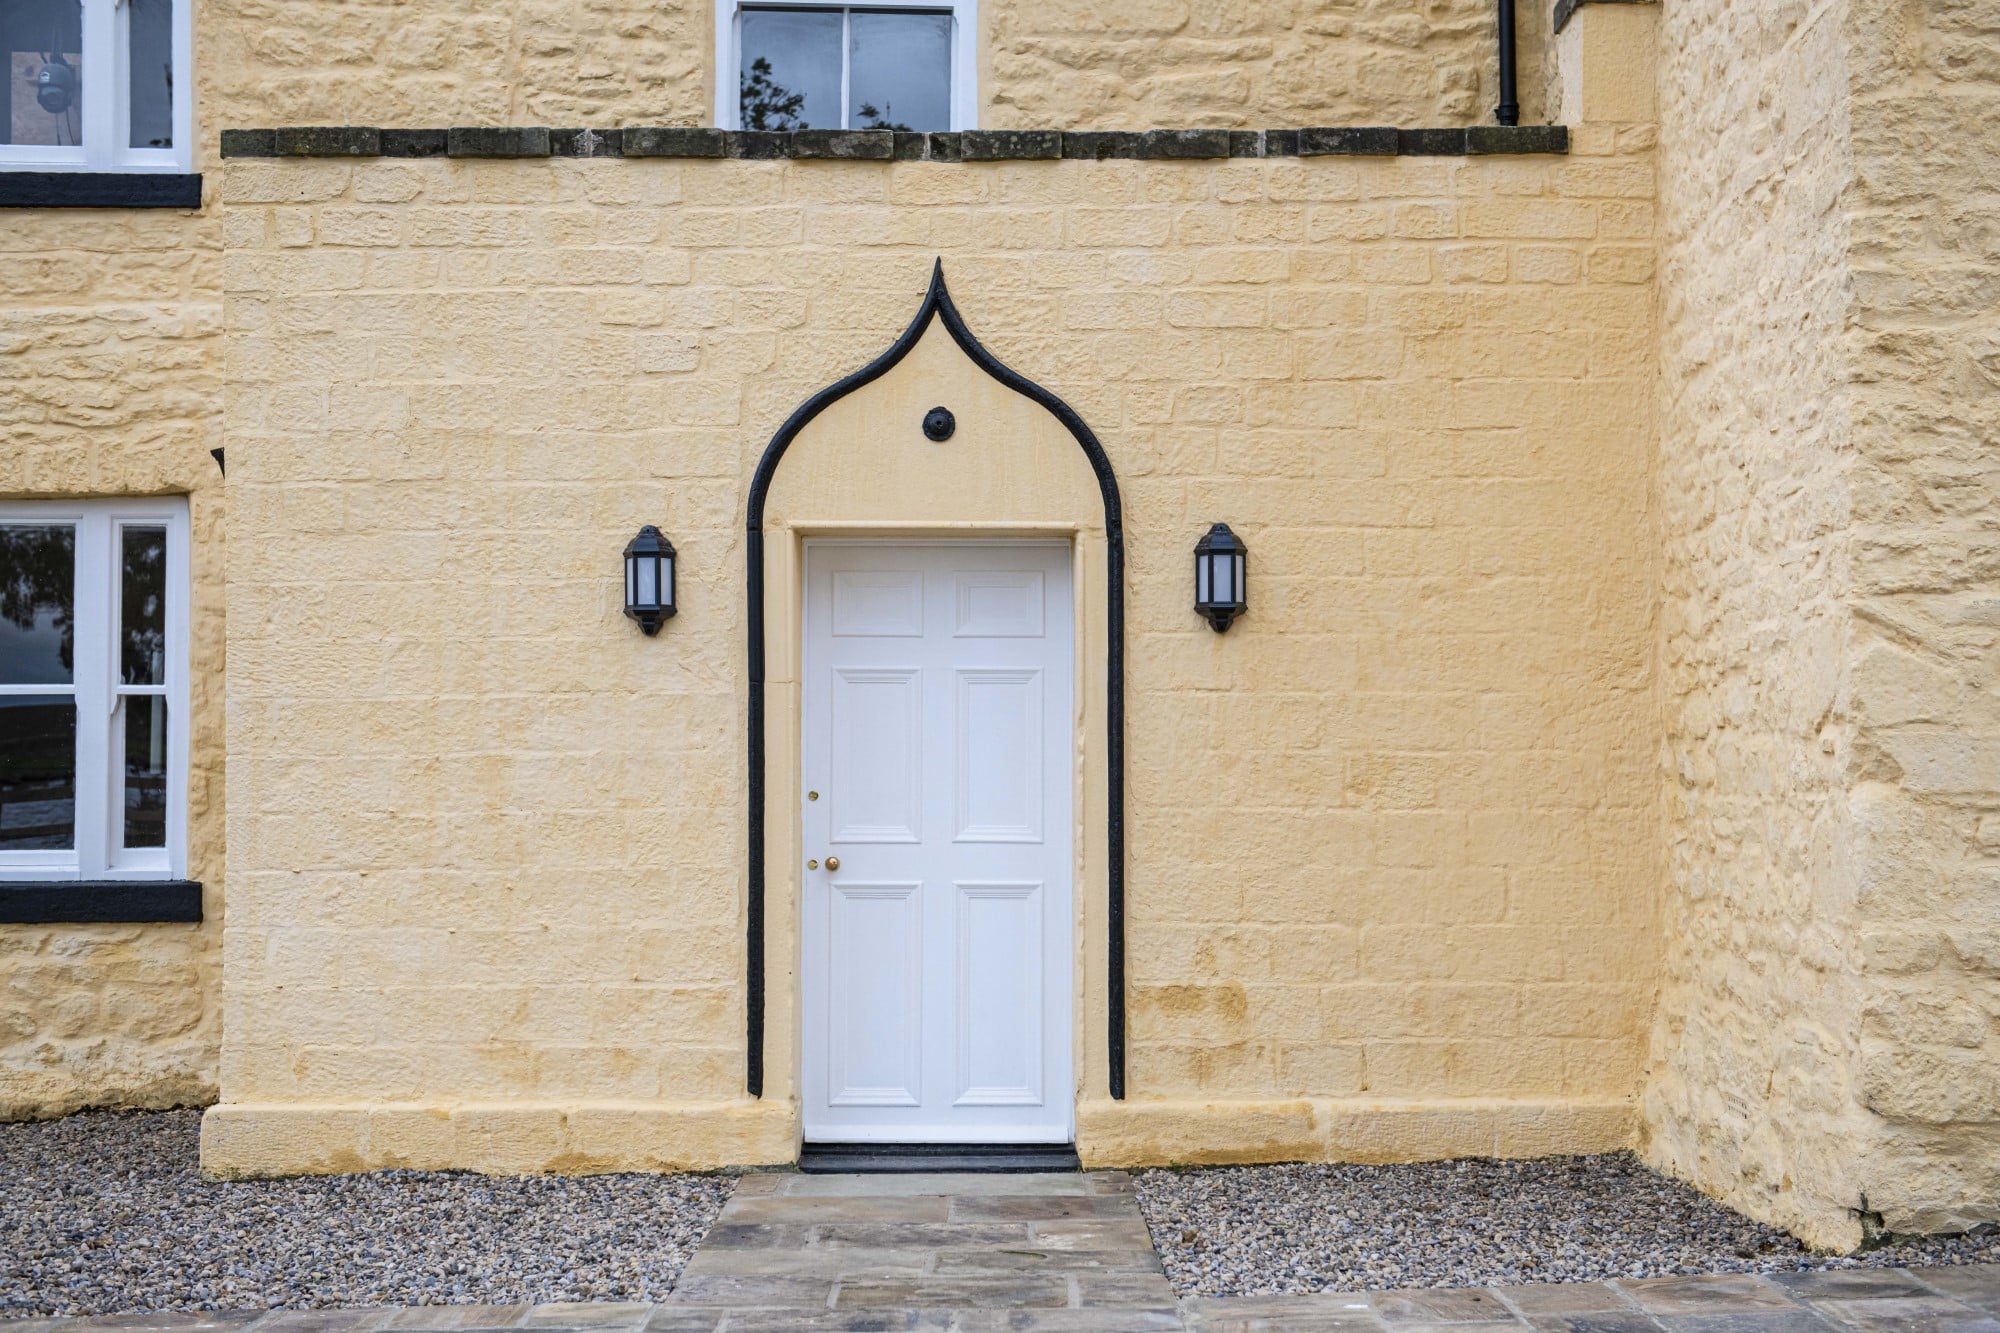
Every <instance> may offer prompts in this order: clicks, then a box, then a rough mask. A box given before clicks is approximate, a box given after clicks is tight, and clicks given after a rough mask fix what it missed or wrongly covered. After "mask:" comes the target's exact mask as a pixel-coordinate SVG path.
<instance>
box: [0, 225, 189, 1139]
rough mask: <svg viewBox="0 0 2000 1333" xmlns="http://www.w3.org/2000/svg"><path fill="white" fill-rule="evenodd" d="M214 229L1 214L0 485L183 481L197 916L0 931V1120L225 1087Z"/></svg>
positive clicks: (150, 1101)
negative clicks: (200, 902) (189, 558)
mask: <svg viewBox="0 0 2000 1333" xmlns="http://www.w3.org/2000/svg"><path fill="white" fill-rule="evenodd" d="M220 248H221V247H220V228H219V226H218V225H216V224H215V223H214V222H213V221H212V220H208V219H196V218H192V217H190V216H189V215H187V214H184V213H172V212H140V213H131V214H121V215H106V214H93V213H77V212H28V211H19V210H13V211H9V212H8V213H7V215H6V221H5V226H4V228H0V422H4V427H5V437H4V440H5V442H4V444H0V498H6V499H35V498H53V497H65V496H78V495H85V496H115V495H162V494H187V495H188V496H189V497H190V501H189V503H190V510H191V517H192V525H193V526H192V538H193V540H192V553H193V566H194V567H193V570H192V577H193V600H192V623H191V630H192V634H191V650H192V655H191V662H190V667H191V671H190V678H191V684H190V692H191V699H192V703H193V710H194V711H193V719H192V726H193V731H192V733H191V740H192V745H191V747H190V749H191V761H192V764H191V766H192V772H191V773H190V774H189V793H188V796H189V799H188V811H189V828H188V860H189V866H188V870H189V874H190V875H191V877H193V878H195V879H198V880H200V881H202V883H203V885H204V886H205V893H204V914H205V916H206V918H207V919H206V920H205V921H204V922H203V923H202V924H200V925H198V926H192V925H129V926H128V925H119V926H110V925H94V926H83V925H63V926H23V925H0V1119H10V1118H16V1117H21V1116H35V1115H55V1114H61V1113H62V1112H65V1111H70V1110H74V1109H76V1108H78V1107H80V1106H93V1105H103V1104H112V1105H136V1106H173V1105H183V1104H201V1103H205V1102H208V1101H211V1100H213V1099H214V1097H215V1088H216V1067H217V1058H218V1047H219V1045H220V1042H221V1022H220V1017H221V975H220V974H221V967H220V962H221V959H220V943H221V921H220V915H221V906H222V893H221V889H222V810H221V798H222V703H223V691H222V665H223V633H222V582H223V578H222V524H223V510H222V479H221V477H220V475H219V474H218V473H217V471H216V466H215V461H214V460H213V459H212V458H210V457H209V456H208V451H209V450H210V449H212V448H214V447H215V446H216V445H217V444H219V443H221V439H220V429H219V418H218V412H217V407H218V402H217V399H218V394H219V391H220V388H221V379H222V365H221V361H222V340H221V338H220V336H219V334H220V328H221V313H222V310H221V300H220V285H221V282H220V272H219V257H220Z"/></svg>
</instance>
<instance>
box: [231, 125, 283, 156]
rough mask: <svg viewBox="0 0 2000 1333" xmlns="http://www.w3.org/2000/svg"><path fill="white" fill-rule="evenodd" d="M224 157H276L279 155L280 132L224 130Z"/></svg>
mask: <svg viewBox="0 0 2000 1333" xmlns="http://www.w3.org/2000/svg"><path fill="white" fill-rule="evenodd" d="M222 155H223V156H224V157H276V156H277V155H278V132H277V131H276V130H224V131H223V132H222Z"/></svg>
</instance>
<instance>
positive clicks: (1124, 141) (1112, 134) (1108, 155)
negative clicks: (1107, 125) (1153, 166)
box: [1062, 130, 1140, 162]
mask: <svg viewBox="0 0 2000 1333" xmlns="http://www.w3.org/2000/svg"><path fill="white" fill-rule="evenodd" d="M1139 139H1140V136H1139V135H1137V134H1135V133H1132V132H1129V131H1125V130H1066V131H1064V132H1063V136H1062V155H1063V156H1064V157H1069V158H1081V159H1085V160H1088V161H1094V162H1103V161H1108V160H1110V159H1112V158H1121V157H1137V156H1139Z"/></svg>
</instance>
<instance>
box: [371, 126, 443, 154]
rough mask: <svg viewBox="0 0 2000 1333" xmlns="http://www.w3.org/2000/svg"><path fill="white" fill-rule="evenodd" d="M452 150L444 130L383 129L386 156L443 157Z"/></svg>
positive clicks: (383, 145) (383, 151)
mask: <svg viewBox="0 0 2000 1333" xmlns="http://www.w3.org/2000/svg"><path fill="white" fill-rule="evenodd" d="M449 150H450V136H449V135H448V134H447V133H446V132H445V131H444V130H383V131H382V156H384V157H443V156H445V154H446V153H447V152H448V151H449Z"/></svg>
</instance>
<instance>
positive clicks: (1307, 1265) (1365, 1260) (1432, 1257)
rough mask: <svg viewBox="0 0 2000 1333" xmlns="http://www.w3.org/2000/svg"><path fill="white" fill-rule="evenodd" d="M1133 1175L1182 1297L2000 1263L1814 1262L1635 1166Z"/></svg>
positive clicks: (1994, 1249) (1886, 1258)
mask: <svg viewBox="0 0 2000 1333" xmlns="http://www.w3.org/2000/svg"><path fill="white" fill-rule="evenodd" d="M1136 1175H1137V1179H1138V1192H1139V1207H1140V1210H1141V1211H1142V1212H1144V1213H1145V1215H1146V1225H1147V1226H1148V1227H1149V1228H1151V1230H1152V1233H1153V1243H1154V1244H1155V1245H1157V1246H1158V1247H1159V1250H1160V1256H1161V1258H1162V1259H1163V1260H1165V1262H1166V1267H1167V1276H1168V1278H1169V1279H1170V1280H1171V1281H1172V1282H1173V1285H1174V1290H1175V1291H1176V1292H1178V1293H1179V1294H1180V1295H1182V1296H1259V1295H1275V1294H1280V1293H1286V1294H1289V1293H1296V1292H1313V1291H1367V1290H1380V1289H1382V1288H1385V1287H1484V1286H1504V1285H1509V1284H1516V1283H1524V1282H1592V1281H1599V1280H1602V1279H1604V1278H1613V1277H1664V1276H1669V1275H1673V1274H1682V1273H1748V1272H1759V1273H1773V1272H1790V1271H1796V1270H1801V1269H1818V1268H1858V1267H1890V1266H1895V1267H1921V1266H1925V1265H1935V1264H1968V1263H2000V1233H1997V1234H1987V1235H1969V1236H1961V1237H1950V1238H1933V1239H1926V1240H1917V1241H1912V1242H1909V1243H1904V1244H1896V1245H1891V1246H1887V1247H1884V1248H1882V1249H1878V1250H1871V1251H1869V1252H1868V1253H1866V1254H1863V1255H1861V1256H1859V1257H1858V1258H1852V1259H1849V1258H1828V1257H1825V1256H1821V1255H1815V1254H1813V1253H1811V1252H1810V1251H1808V1250H1806V1249H1805V1248H1804V1247H1803V1246H1801V1245H1800V1244H1799V1243H1798V1242H1797V1241H1796V1240H1793V1239H1792V1238H1791V1237H1790V1236H1788V1235H1786V1234H1785V1233H1784V1232H1782V1231H1777V1230H1774V1229H1772V1228H1770V1227H1767V1226H1762V1225H1759V1224H1758V1223H1756V1222H1752V1221H1751V1220H1750V1219H1748V1218H1746V1217H1741V1216H1738V1215H1737V1214H1735V1213H1733V1212H1731V1211H1729V1210H1728V1209H1727V1208H1724V1207H1723V1206H1722V1205H1721V1204H1718V1203H1716V1202H1715V1201H1713V1200H1712V1199H1709V1198H1706V1197H1705V1196H1703V1195H1701V1194H1699V1193H1697V1192H1695V1191H1694V1190H1692V1189H1689V1188H1688V1187H1687V1186H1685V1185H1681V1184H1678V1183H1676V1182H1674V1181H1671V1180H1668V1179H1666V1178H1665V1177H1663V1176H1659V1175H1656V1174H1655V1173H1653V1172H1652V1171H1649V1170H1648V1169H1647V1168H1646V1167H1645V1166H1643V1165H1642V1164H1641V1163H1640V1162H1639V1160H1638V1159H1637V1158H1636V1157H1633V1156H1632V1155H1631V1154H1629V1153H1613V1154H1607V1155H1605V1156H1598V1157H1553V1158H1542V1159H1539V1160H1535V1161H1525V1162H1499V1161H1491V1160H1487V1159H1483V1158H1473V1159H1466V1160H1462V1161H1454V1162H1424V1163H1419V1164H1416V1165H1410V1166H1322V1165H1298V1166H1246V1167H1220V1168H1215V1169H1208V1170H1188V1171H1141V1172H1138V1173H1136Z"/></svg>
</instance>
